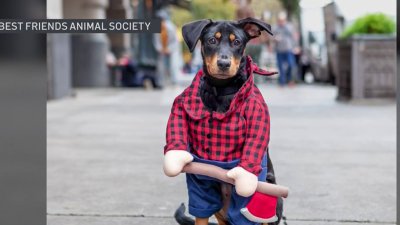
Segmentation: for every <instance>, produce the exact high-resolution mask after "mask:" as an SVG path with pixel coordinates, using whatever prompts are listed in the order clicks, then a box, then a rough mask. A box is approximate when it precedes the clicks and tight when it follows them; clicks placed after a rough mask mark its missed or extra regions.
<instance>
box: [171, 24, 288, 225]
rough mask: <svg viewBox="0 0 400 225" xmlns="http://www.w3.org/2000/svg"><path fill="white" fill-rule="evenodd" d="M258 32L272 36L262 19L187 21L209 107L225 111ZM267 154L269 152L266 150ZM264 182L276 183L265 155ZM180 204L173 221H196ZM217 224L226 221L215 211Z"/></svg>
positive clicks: (185, 32)
mask: <svg viewBox="0 0 400 225" xmlns="http://www.w3.org/2000/svg"><path fill="white" fill-rule="evenodd" d="M261 31H266V32H268V33H269V34H271V35H272V32H271V26H270V25H269V24H266V23H265V22H263V21H261V20H257V19H254V18H246V19H243V20H239V21H212V20H199V21H195V22H192V23H189V24H186V25H184V26H183V28H182V33H183V37H184V40H185V42H186V44H187V45H188V47H189V49H190V51H193V50H194V49H195V47H196V44H197V42H198V41H199V40H200V41H201V54H202V57H203V62H204V64H203V73H204V75H205V80H206V81H205V82H204V84H202V85H201V86H200V92H199V93H200V97H201V99H202V102H203V103H204V104H205V105H206V106H207V108H208V109H210V110H212V111H217V112H224V111H226V110H228V108H229V105H230V103H231V101H232V99H233V97H234V95H235V93H237V92H238V91H239V89H240V88H241V86H242V85H243V84H244V82H246V79H247V76H246V72H245V70H244V69H245V66H246V65H245V64H246V57H245V56H244V51H245V47H246V44H247V43H248V42H249V41H250V40H251V39H253V38H256V37H259V36H260V35H261ZM267 153H268V152H267ZM267 158H268V163H267V168H268V174H267V180H266V181H267V182H269V183H274V184H275V183H276V182H275V176H274V169H273V166H272V163H271V160H270V157H269V155H268V157H267ZM282 204H283V203H282V199H279V200H278V204H277V212H276V214H277V217H278V221H277V222H275V223H273V224H279V221H280V219H281V217H282ZM184 213H185V207H184V205H183V204H182V205H181V206H180V207H179V208H178V209H177V211H176V213H175V219H176V221H177V222H178V223H179V224H181V225H193V224H195V221H194V220H193V219H191V218H189V217H187V216H185V214H184ZM216 217H217V219H218V222H219V224H220V225H221V224H229V223H228V222H227V221H224V220H223V218H224V217H223V215H220V214H219V213H217V214H216ZM210 224H212V223H210Z"/></svg>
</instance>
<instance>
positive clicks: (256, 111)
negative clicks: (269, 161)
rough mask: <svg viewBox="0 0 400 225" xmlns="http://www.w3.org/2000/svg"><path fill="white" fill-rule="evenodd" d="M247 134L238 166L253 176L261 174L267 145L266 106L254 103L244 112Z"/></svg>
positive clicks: (268, 124) (267, 124) (268, 127)
mask: <svg viewBox="0 0 400 225" xmlns="http://www.w3.org/2000/svg"><path fill="white" fill-rule="evenodd" d="M246 114H247V132H246V141H245V143H244V147H243V153H242V157H241V160H240V163H239V166H241V167H243V168H244V169H245V170H247V171H249V172H251V173H253V174H255V175H257V176H258V174H259V173H260V172H261V162H262V158H263V156H264V154H265V152H266V150H267V148H268V143H269V132H270V131H269V129H270V122H269V113H268V108H267V106H266V105H265V106H263V105H262V104H260V103H258V102H256V101H254V103H251V104H249V106H248V109H247V110H246Z"/></svg>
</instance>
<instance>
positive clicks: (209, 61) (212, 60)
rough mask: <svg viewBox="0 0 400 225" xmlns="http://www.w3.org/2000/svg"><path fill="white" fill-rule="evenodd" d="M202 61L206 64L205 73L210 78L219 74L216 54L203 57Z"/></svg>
mask: <svg viewBox="0 0 400 225" xmlns="http://www.w3.org/2000/svg"><path fill="white" fill-rule="evenodd" d="M204 61H205V63H206V67H207V71H208V73H209V74H210V75H211V76H214V74H217V73H218V72H219V69H218V65H217V54H214V55H211V56H206V57H204Z"/></svg>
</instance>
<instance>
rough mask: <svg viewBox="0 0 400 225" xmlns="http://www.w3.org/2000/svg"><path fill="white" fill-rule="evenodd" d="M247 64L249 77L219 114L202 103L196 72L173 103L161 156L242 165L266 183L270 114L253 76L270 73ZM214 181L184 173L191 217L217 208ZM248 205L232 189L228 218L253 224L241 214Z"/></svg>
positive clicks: (228, 166) (206, 214)
mask: <svg viewBox="0 0 400 225" xmlns="http://www.w3.org/2000/svg"><path fill="white" fill-rule="evenodd" d="M245 61H246V62H245V68H244V70H245V74H246V75H247V79H246V80H245V81H244V83H243V84H242V85H241V87H240V89H239V90H238V91H237V92H236V94H234V96H233V98H232V99H231V102H230V105H229V107H228V108H227V110H224V111H223V112H221V111H212V110H210V109H209V108H207V107H206V105H205V104H203V101H202V97H201V96H200V91H199V87H200V84H201V83H202V82H201V79H204V76H205V75H203V71H202V70H200V71H199V72H198V73H197V75H196V76H195V78H194V79H193V82H192V84H191V85H190V86H189V87H188V88H186V89H185V90H184V91H183V93H182V94H180V95H179V96H178V97H177V98H176V99H175V101H174V103H173V106H172V110H171V115H170V117H169V120H168V125H167V137H166V139H167V144H166V145H165V148H164V153H166V152H168V151H169V150H183V151H189V152H190V153H191V154H192V155H193V156H194V161H199V162H203V163H209V164H213V165H217V166H220V167H222V168H225V169H232V168H233V167H236V166H240V167H242V168H244V169H245V170H247V171H248V172H251V173H253V174H255V175H256V176H258V178H259V180H263V181H265V179H266V174H267V170H266V160H267V158H266V151H267V149H268V142H269V132H270V131H269V130H270V123H269V113H268V107H267V105H266V103H265V101H264V99H263V97H262V95H261V93H260V91H259V90H258V88H257V87H256V86H255V85H254V81H253V73H257V74H260V75H272V74H274V73H271V72H267V71H265V70H261V69H260V68H258V67H257V66H256V65H255V64H253V63H252V60H251V58H250V57H248V56H247V57H246V58H245ZM203 98H204V97H203ZM218 183H220V182H219V181H216V180H213V179H212V178H209V177H204V176H198V175H191V174H188V175H187V184H188V191H189V213H190V214H192V215H193V216H195V217H202V218H203V217H209V216H211V215H212V214H214V213H215V212H217V211H218V210H219V209H221V207H222V203H221V197H220V196H218V193H220V190H219V189H218V188H219V185H218ZM249 201H250V198H249V197H248V198H245V197H241V196H239V195H237V194H236V193H235V189H234V188H233V191H232V196H231V202H230V208H229V210H228V219H229V220H230V222H231V223H232V224H237V225H239V224H240V225H247V224H249V225H254V224H257V223H254V222H250V221H248V220H246V218H244V217H243V215H241V214H240V209H241V208H243V207H245V206H246V204H247V203H248V202H249Z"/></svg>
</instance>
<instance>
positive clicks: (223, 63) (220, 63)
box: [217, 59, 231, 70]
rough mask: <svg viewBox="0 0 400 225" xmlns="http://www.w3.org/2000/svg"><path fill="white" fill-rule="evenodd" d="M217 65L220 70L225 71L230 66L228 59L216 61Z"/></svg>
mask: <svg viewBox="0 0 400 225" xmlns="http://www.w3.org/2000/svg"><path fill="white" fill-rule="evenodd" d="M217 65H218V67H219V69H220V70H227V69H229V67H230V66H231V61H230V60H229V59H218V61H217Z"/></svg>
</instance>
